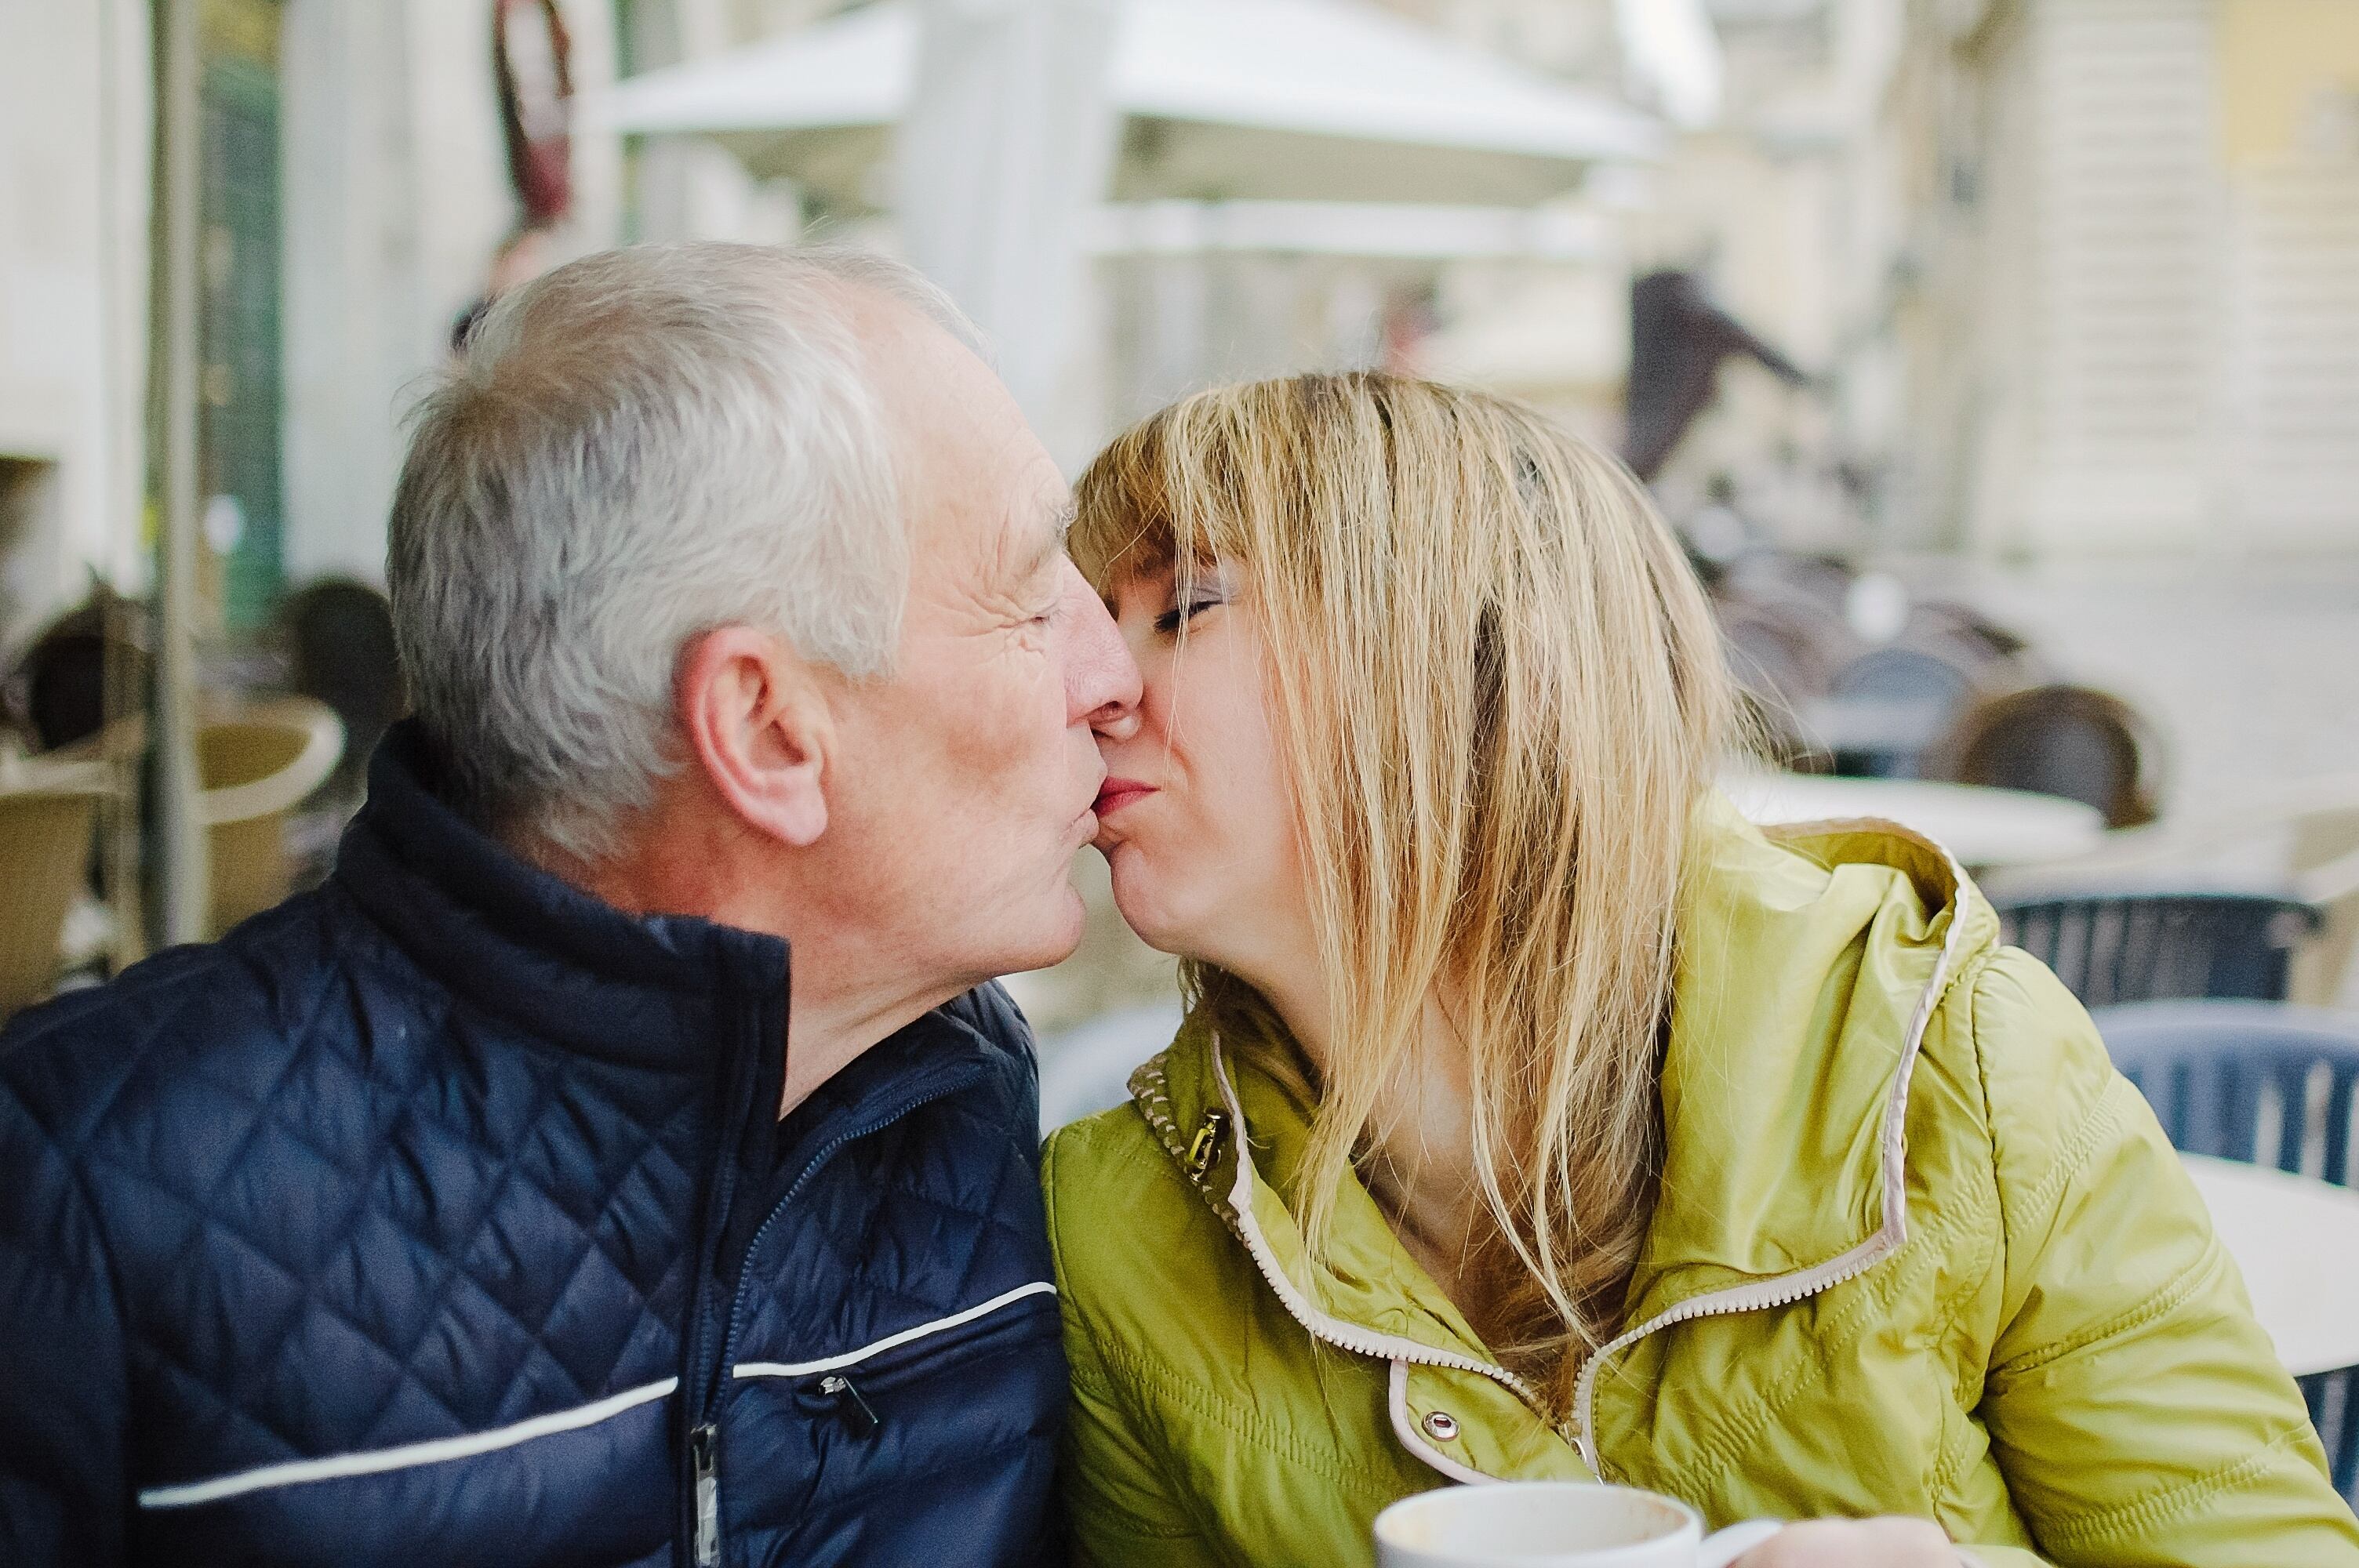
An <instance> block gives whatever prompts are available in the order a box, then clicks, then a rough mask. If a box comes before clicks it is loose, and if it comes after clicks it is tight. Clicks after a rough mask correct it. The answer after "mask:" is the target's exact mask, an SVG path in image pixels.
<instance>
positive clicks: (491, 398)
mask: <svg viewBox="0 0 2359 1568" xmlns="http://www.w3.org/2000/svg"><path fill="white" fill-rule="evenodd" d="M853 288H865V289H871V290H876V291H880V292H882V293H884V294H886V295H887V296H888V297H893V298H895V299H897V300H899V301H900V302H902V303H904V304H906V305H908V306H910V307H912V308H915V309H917V310H918V311H919V312H920V313H921V314H922V315H924V316H926V317H928V318H929V319H932V320H934V321H936V322H938V323H939V324H940V325H941V326H943V327H945V328H946V329H948V330H951V332H952V333H953V334H954V335H956V336H958V337H960V338H961V339H962V341H968V342H970V343H972V341H973V334H972V329H971V328H969V327H967V326H966V324H965V323H964V321H963V319H962V318H961V317H960V316H959V314H958V311H957V309H956V308H955V307H953V306H951V303H950V302H949V300H948V299H947V298H945V297H943V296H942V295H941V294H940V291H938V290H937V289H935V288H934V287H932V286H931V285H930V284H928V283H927V282H925V281H924V279H922V278H921V277H919V276H918V275H917V274H916V273H915V272H912V271H911V270H909V269H908V268H907V267H904V266H902V265H899V264H897V263H894V262H890V261H886V260H885V259H883V258H880V257H876V256H872V255H865V254H859V253H854V252H846V251H831V250H783V249H777V248H772V247H767V246H759V245H735V244H711V243H704V244H682V245H661V246H653V245H650V246H640V247H636V248H632V249H628V250H619V251H608V252H604V253H603V254H597V255H592V256H588V257H585V258H583V259H582V260H580V261H577V262H573V263H571V264H570V265H565V266H562V267H560V268H558V269H557V270H556V271H554V272H552V273H550V274H549V275H548V276H546V277H543V278H540V279H539V280H538V281H537V282H534V283H532V284H529V285H527V286H526V287H522V288H519V289H517V290H516V291H515V292H514V293H512V294H510V295H508V296H507V297H505V298H503V299H502V300H500V301H499V303H497V304H496V305H495V306H494V307H493V308H491V309H490V311H488V312H487V313H486V314H485V316H484V319H483V321H482V322H481V324H480V325H479V326H478V328H477V329H476V331H475V333H474V336H473V339H472V340H471V341H469V342H468V344H467V345H466V347H465V350H464V354H465V357H464V359H463V361H462V362H460V363H458V364H455V365H454V366H453V367H452V368H451V370H450V371H449V372H448V373H446V374H445V375H444V376H443V377H442V379H441V380H440V383H439V384H437V385H436V386H435V387H434V388H433V390H431V391H430V392H429V394H428V395H426V396H425V397H424V398H423V399H422V400H421V401H420V403H419V406H418V407H417V408H416V410H415V411H414V412H413V414H412V416H411V430H410V438H409V450H408V456H407V458H406V459H405V460H404V461H403V463H402V470H401V479H400V483H399V485H398V487H397V492H396V493H395V497H394V503H393V516H392V524H391V540H390V548H389V551H388V558H387V565H386V576H387V579H388V581H389V585H390V587H391V589H392V597H393V614H394V628H395V634H396V636H397V640H398V642H399V644H400V649H401V657H402V660H403V664H404V666H405V668H406V671H407V673H408V679H409V685H410V691H411V694H412V697H413V699H414V701H415V703H416V707H417V711H418V716H419V719H420V720H421V721H422V722H423V724H424V727H425V729H426V730H427V732H428V734H429V736H430V737H431V739H432V740H433V741H434V742H435V744H436V748H437V750H438V751H439V752H440V753H441V755H440V762H441V764H442V768H443V771H444V777H445V787H446V788H447V789H448V791H449V792H450V794H451V796H452V799H453V804H454V805H456V806H459V807H460V808H461V809H462V811H465V812H466V813H467V814H468V815H469V816H473V817H474V818H475V819H477V820H478V821H480V822H482V823H484V825H485V826H487V827H492V828H493V829H494V830H495V831H498V832H500V833H502V834H503V835H505V836H507V837H510V838H520V839H522V840H525V841H527V842H528V843H532V844H534V845H536V846H547V847H548V848H551V849H556V850H558V851H560V852H561V853H563V854H566V855H570V856H572V857H576V858H579V859H582V860H594V859H596V858H598V857H600V856H602V855H603V854H605V853H607V852H609V851H610V850H612V849H614V835H615V830H616V828H617V827H618V826H619V825H620V823H621V821H622V820H623V819H624V818H625V817H626V816H628V815H629V814H630V813H632V812H634V811H636V810H642V809H645V808H646V807H647V806H649V805H651V804H652V803H653V801H654V799H655V792H656V788H657V785H658V783H659V781H660V780H662V779H663V778H664V777H666V776H667V775H668V774H669V773H671V772H673V771H674V770H675V769H676V768H678V767H679V764H680V762H681V760H682V758H681V752H680V746H679V739H680V738H679V731H678V726H677V722H676V719H675V717H674V714H673V690H672V687H673V680H674V676H675V674H676V665H677V662H678V659H679V652H680V648H681V646H682V644H683V643H686V642H687V641H688V640H689V639H690V638H691V637H693V636H695V635H696V634H697V633H701V632H705V631H710V630H712V629H714V628H716V627H721V626H726V625H733V624H745V625H751V626H756V627H758V628H761V629H762V630H765V631H767V632H772V633H777V634H778V635H781V636H783V637H784V638H786V639H787V640H788V642H789V643H792V644H793V646H794V647H795V649H796V650H797V652H799V654H802V655H803V656H804V657H806V658H810V659H812V660H814V661H817V662H820V663H822V664H826V665H832V666H834V667H835V668H837V669H840V670H842V671H843V672H844V673H846V674H847V675H851V676H870V675H875V674H878V673H881V672H883V671H885V670H886V669H887V668H888V667H889V666H890V664H891V661H892V656H893V652H894V648H895V646H896V644H897V643H898V641H899V636H900V623H901V613H902V608H903V604H904V602H905V600H907V598H908V576H909V542H908V527H907V524H906V520H905V519H904V518H903V517H902V515H901V513H900V506H899V503H898V498H897V491H896V486H895V482H894V452H893V449H892V445H891V440H890V437H889V433H888V430H887V427H886V418H885V415H884V411H883V408H882V406H881V405H880V403H879V400H878V397H877V395H876V393H875V389H874V387H873V385H872V384H871V381H870V377H869V375H868V372H867V367H866V363H865V360H864V353H863V351H862V348H861V345H860V344H859V343H858V342H857V341H855V338H854V334H853V329H852V326H851V324H850V321H849V319H848V316H849V310H848V308H847V306H848V302H847V300H846V297H845V295H846V292H847V290H848V289H853Z"/></svg>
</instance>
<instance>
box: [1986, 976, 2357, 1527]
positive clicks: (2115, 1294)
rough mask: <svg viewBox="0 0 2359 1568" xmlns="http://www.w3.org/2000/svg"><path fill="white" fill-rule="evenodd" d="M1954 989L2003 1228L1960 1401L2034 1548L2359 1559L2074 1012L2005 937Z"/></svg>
mask: <svg viewBox="0 0 2359 1568" xmlns="http://www.w3.org/2000/svg"><path fill="white" fill-rule="evenodd" d="M1971 1006H1972V1009H1973V1020H1972V1022H1973V1038H1974V1044H1975V1051H1976V1054H1977V1057H1978V1062H1979V1066H1980V1069H1981V1072H1982V1075H1983V1087H1984V1099H1985V1104H1986V1106H1987V1108H1988V1113H1989V1117H1990V1127H1991V1145H1992V1160H1993V1168H1994V1172H1995V1178H1996V1193H1997V1197H1998V1203H1999V1208H2000V1219H2001V1223H2002V1226H2003V1228H2004V1233H2005V1237H2006V1249H2005V1253H2004V1260H2003V1283H2002V1285H2001V1291H2002V1296H2001V1300H2000V1303H1999V1314H1998V1332H1997V1336H1996V1339H1995V1343H1994V1345H1993V1346H1992V1350H1991V1355H1990V1358H1989V1364H1988V1367H1987V1370H1986V1372H1985V1375H1984V1383H1983V1390H1982V1400H1981V1404H1980V1408H1979V1411H1978V1413H1979V1415H1980V1417H1981V1420H1982V1421H1983V1422H1984V1426H1985V1428H1986V1429H1987V1431H1988V1433H1989V1434H1990V1439H1991V1444H1992V1449H1993V1453H1994V1455H1995V1458H1996V1460H1997V1462H1998V1465H1999V1466H2000V1469H2001V1471H2002V1472H2003V1473H2004V1475H2005V1476H2006V1484H2007V1489H2008V1491H2009V1493H2010V1494H2011V1495H2012V1497H2013V1498H2014V1501H2015V1504H2016V1507H2017V1509H2018V1510H2020V1512H2021V1515H2022V1517H2023V1519H2024V1522H2025V1524H2026V1525H2027V1527H2028V1529H2029V1530H2030V1533H2031V1535H2032V1536H2033V1538H2034V1539H2035V1540H2036V1541H2038V1543H2039V1552H2040V1554H2041V1557H2042V1558H2044V1559H2046V1560H2048V1561H2052V1562H2054V1563H2059V1564H2066V1565H2077V1564H2083V1563H2087V1564H2097V1563H2104V1564H2106V1565H2108V1568H2141V1565H2147V1564H2154V1565H2162V1564H2172V1565H2177V1568H2213V1565H2218V1568H2227V1565H2229V1564H2240V1565H2241V1564H2250V1563H2271V1564H2274V1565H2276V1568H2325V1565H2327V1564H2335V1565H2338V1568H2354V1565H2359V1525H2354V1521H2353V1519H2352V1515H2351V1510H2350V1509H2349V1508H2348V1507H2347V1506H2345V1504H2344V1503H2343V1499H2342V1498H2340V1497H2338V1496H2337V1495H2336V1493H2335V1491H2334V1489H2333V1487H2332V1484H2331V1483H2330V1482H2329V1480H2328V1478H2327V1474H2326V1458H2325V1454H2324V1451H2323V1450H2322V1449H2321V1446H2320V1444H2319V1441H2318V1436H2317V1433H2315V1431H2313V1430H2312V1428H2311V1426H2310V1415H2309V1411H2308V1410H2307V1408H2306V1407H2305V1406H2304V1404H2303V1402H2302V1399H2301V1394H2300V1391H2299V1390H2297V1389H2296V1388H2295V1386H2294V1382H2293V1379H2291V1378H2290V1377H2289V1376H2288V1375H2287V1373H2286V1370H2285V1368H2284V1367H2283V1366H2282V1365H2281V1364H2280V1363H2279V1362H2278V1360H2277V1353H2276V1351H2275V1349H2274V1348H2273V1347H2272V1346H2271V1345H2270V1343H2269V1339H2268V1336H2267V1334H2266V1333H2264V1332H2263V1330H2262V1329H2261V1327H2260V1325H2258V1324H2257V1323H2256V1322H2255V1321H2254V1319H2253V1314H2252V1307H2251V1303H2249V1302H2248V1301H2247V1300H2246V1298H2245V1287H2244V1281H2243V1280H2242V1278H2241V1276H2239V1274H2238V1273H2237V1271H2236V1266H2235V1263H2234V1261H2233V1260H2231V1259H2230V1258H2229V1256H2228V1255H2227V1253H2226V1251H2225V1250H2224V1249H2223V1248H2222V1246H2221V1244H2220V1241H2219V1238H2217V1237H2216V1236H2214V1235H2213V1234H2212V1220H2211V1216H2210V1215H2209V1213H2208V1212H2207V1211H2206V1210H2205V1208H2204V1206H2203V1200H2202V1198H2201V1196H2200V1195H2198V1194H2197V1192H2196V1191H2195V1187H2194V1184H2193V1183H2192V1182H2191V1181H2190V1179H2189V1178H2188V1175H2187V1173H2186V1171H2185V1169H2184V1168H2183V1167H2182V1166H2181V1165H2180V1161H2179V1157H2178V1155H2177V1153H2176V1152H2174V1151H2173V1150H2172V1148H2171V1147H2170V1143H2169V1140H2168V1139H2166V1138H2165V1137H2164V1136H2163V1132H2162V1129H2161V1128H2160V1127H2159V1126H2158V1124H2157V1123H2156V1121H2155V1119H2154V1114H2153V1112H2152V1111H2151V1110H2149V1109H2148V1108H2147V1104H2146V1101H2145V1100H2144V1099H2143V1098H2141V1097H2140V1096H2139V1094H2138V1092H2137V1090H2136V1088H2134V1087H2131V1085H2130V1084H2129V1082H2128V1080H2126V1079H2125V1078H2124V1077H2122V1076H2121V1075H2120V1074H2118V1073H2116V1072H2114V1069H2113V1065H2112V1063H2111V1061H2110V1060H2109V1059H2108V1058H2107V1056H2106V1054H2105V1047H2104V1042H2103V1041H2102V1040H2101V1039H2099V1038H2098V1035H2097V1032H2096V1028H2095V1026H2094V1025H2093V1023H2092V1022H2090V1019H2089V1015H2088V1014H2087V1013H2086V1012H2085V1011H2082V1007H2081V1005H2080V1003H2079V1002H2078V1001H2076V1000H2074V999H2073V998H2072V996H2071V993H2070V992H2069V991H2067V990H2066V989H2064V987H2063V985H2062V984H2061V983H2060V981H2058V980H2057V979H2056V978H2055V976H2053V975H2052V974H2050V973H2049V971H2048V970H2047V968H2045V967H2044V966H2042V965H2040V964H2039V963H2038V962H2037V961H2036V960H2034V959H2032V958H2031V957H2028V956H2027V955H2025V954H2023V953H2020V952H2017V951H2014V950H2012V949H2008V950H2004V951H2002V953H2001V954H2000V955H1999V956H1998V957H1996V958H1995V959H1994V960H1992V961H1991V962H1990V963H1989V964H1987V965H1986V966H1984V968H1983V970H1982V972H1981V974H1980V976H1979V977H1978V979H1976V982H1975V984H1974V985H1973V989H1972V992H1971ZM1967 1551H1968V1552H1970V1553H1971V1554H1972V1555H1973V1556H1974V1557H1976V1558H1978V1559H1979V1560H1980V1561H1982V1562H1983V1563H1985V1564H1986V1565H1987V1568H2018V1565H2021V1564H2026V1563H2029V1562H2031V1561H2034V1560H2033V1559H2031V1558H2030V1557H2029V1556H2028V1555H2027V1554H2026V1553H2024V1552H2021V1551H2020V1550H2016V1549H2008V1548H2004V1547H1999V1546H1995V1545H1993V1546H1989V1547H1977V1546H1974V1545H1973V1544H1972V1543H1968V1545H1967Z"/></svg>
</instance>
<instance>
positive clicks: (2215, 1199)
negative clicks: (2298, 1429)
mask: <svg viewBox="0 0 2359 1568" xmlns="http://www.w3.org/2000/svg"><path fill="white" fill-rule="evenodd" d="M2180 1159H2181V1160H2182V1161H2183V1162H2185V1163H2186V1166H2187V1173H2188V1174H2189V1175H2190V1176H2191V1177H2193V1178H2194V1180H2195V1189H2196V1191H2198V1192H2200V1193H2201V1194H2202V1195H2203V1202H2204V1206H2206V1207H2208V1208H2210V1209H2211V1211H2212V1229H2213V1230H2215V1231H2217V1232H2218V1233H2219V1237H2220V1241H2221V1244H2222V1245H2223V1246H2224V1247H2226V1248H2227V1249H2228V1255H2229V1256H2230V1257H2232V1258H2234V1259H2235V1260H2236V1268H2237V1271H2239V1272H2241V1273H2242V1274H2243V1275H2244V1276H2245V1292H2246V1293H2247V1294H2248V1295H2250V1296H2251V1297H2252V1299H2253V1315H2254V1316H2255V1317H2256V1318H2257V1319H2259V1320H2260V1325H2261V1326H2262V1327H2263V1328H2265V1329H2267V1330H2268V1332H2269V1338H2270V1339H2271V1340H2273V1341H2274V1342H2275V1343H2276V1345H2277V1357H2278V1359H2280V1360H2282V1361H2283V1362H2284V1363H2285V1364H2286V1370H2288V1371H2289V1372H2291V1373H2292V1374H2293V1375H2294V1376H2295V1377H2297V1378H2307V1377H2310V1376H2311V1375H2312V1374H2314V1373H2319V1372H2332V1371H2337V1370H2340V1369H2341V1368H2345V1367H2359V1312H2354V1311H2353V1310H2352V1304H2353V1303H2354V1302H2359V1193H2354V1192H2352V1191H2351V1190H2350V1189H2349V1188H2347V1187H2337V1186H2330V1185H2328V1184H2326V1183H2324V1182H2320V1181H2313V1180H2311V1179H2310V1177H2308V1176H2294V1175H2288V1174H2287V1173H2285V1172H2283V1171H2278V1170H2273V1169H2270V1168H2268V1167H2266V1166H2261V1165H2247V1164H2244V1163H2241V1162H2237V1161H2234V1160H2214V1159H2212V1158H2211V1157H2210V1156H2208V1155H2203V1154H2182V1155H2181V1156H2180Z"/></svg>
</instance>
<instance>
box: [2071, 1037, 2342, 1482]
mask: <svg viewBox="0 0 2359 1568" xmlns="http://www.w3.org/2000/svg"><path fill="white" fill-rule="evenodd" d="M2094 1017H2095V1019H2096V1022H2097V1029H2098V1032H2099V1033H2101V1034H2103V1035H2104V1041H2105V1049H2106V1050H2107V1052H2109V1053H2110V1054H2112V1056H2113V1058H2114V1065H2115V1066H2117V1067H2119V1068H2120V1069H2121V1071H2122V1075H2123V1076H2125V1077H2126V1078H2128V1079H2129V1080H2130V1082H2132V1083H2133V1084H2136V1086H2137V1087H2138V1091H2139V1092H2140V1093H2141V1094H2143V1095H2145V1096H2146V1098H2147V1103H2148V1104H2149V1105H2151V1106H2153V1107H2154V1112H2155V1119H2157V1120H2158V1121H2160V1122H2161V1123H2162V1129H2163V1131H2164V1132H2165V1133H2167V1134H2168V1135H2169V1139H2170V1141H2171V1143H2172V1144H2173V1145H2174V1146H2175V1147H2177V1148H2179V1149H2181V1150H2184V1151H2186V1152H2189V1153H2191V1154H2210V1155H2212V1156H2214V1157H2216V1158H2219V1159H2223V1160H2239V1161H2243V1162H2245V1163H2247V1164H2255V1165H2268V1166H2274V1167H2275V1168H2276V1169H2277V1170H2280V1171H2289V1172H2292V1173H2294V1174H2296V1175H2303V1176H2310V1177H2313V1178H2315V1179H2317V1180H2320V1181H2325V1182H2332V1183H2334V1184H2336V1185H2338V1186H2346V1187H2347V1186H2352V1185H2354V1184H2359V1181H2354V1178H2359V1161H2354V1152H2359V1151H2354V1147H2353V1142H2354V1141H2353V1138H2352V1126H2351V1113H2352V1100H2353V1091H2354V1087H2359V1019H2354V1018H2353V1017H2351V1016H2349V1015H2346V1014H2339V1013H2333V1012H2328V1011H2322V1010H2320V1009H2314V1008H2303V1007H2288V1006H2284V1005H2282V1004H2278V1003H2274V1002H2253V1001H2177V1002H2147V1003H2142V1004H2139V1005H2136V1006H2131V1007H2113V1008H2104V1009H2101V1010H2099V1011H2097V1012H2096V1013H2095V1014H2094ZM2299 1382H2300V1384H2301V1391H2302V1397H2303V1399H2304V1400H2306V1401H2307V1402H2308V1403H2309V1405H2310V1422H2311V1423H2312V1424H2313V1425H2315V1426H2316V1427H2317V1428H2318V1433H2319V1437H2320V1439H2321V1441H2322V1442H2323V1443H2324V1444H2325V1445H2326V1453H2327V1458H2328V1461H2329V1463H2330V1465H2332V1471H2333V1476H2334V1487H2335V1489H2336V1490H2337V1491H2339V1492H2341V1493H2342V1494H2343V1496H2344V1497H2345V1498H2354V1497H2359V1368H2343V1369H2342V1370H2340V1371H2331V1372H2321V1373H2316V1374H2314V1375H2312V1376H2310V1377H2307V1378H2303V1379H2299Z"/></svg>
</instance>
